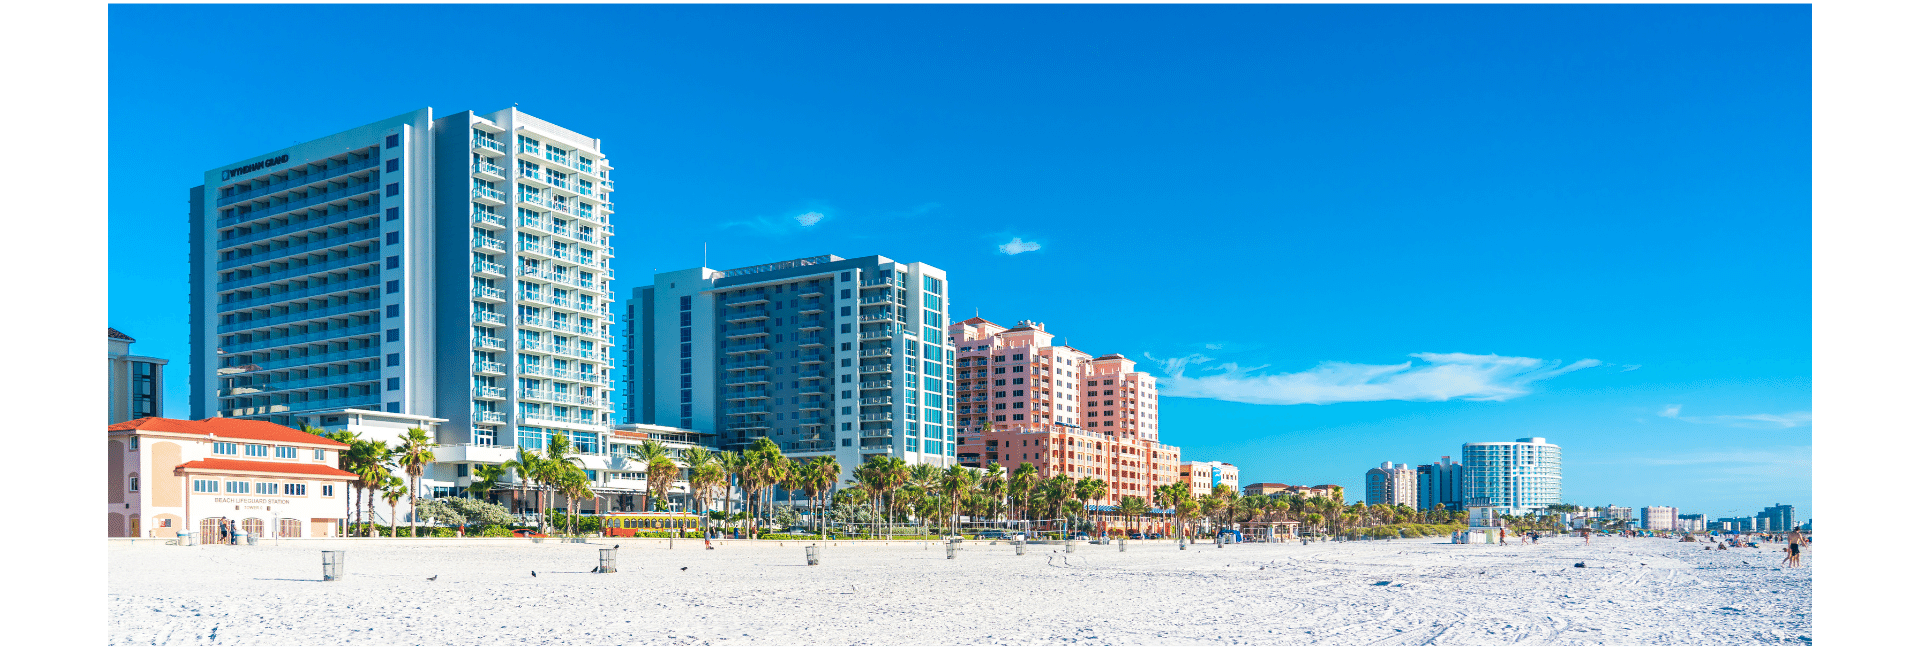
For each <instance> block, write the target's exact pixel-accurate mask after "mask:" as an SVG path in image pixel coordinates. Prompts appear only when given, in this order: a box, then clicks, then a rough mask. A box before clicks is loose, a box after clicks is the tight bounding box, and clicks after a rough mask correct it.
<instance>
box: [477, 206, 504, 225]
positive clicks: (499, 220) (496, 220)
mask: <svg viewBox="0 0 1920 649" xmlns="http://www.w3.org/2000/svg"><path fill="white" fill-rule="evenodd" d="M473 224H474V225H478V226H481V227H487V228H493V229H495V230H503V229H506V227H507V219H506V217H503V216H500V215H498V214H494V213H492V212H484V211H481V210H474V211H473Z"/></svg>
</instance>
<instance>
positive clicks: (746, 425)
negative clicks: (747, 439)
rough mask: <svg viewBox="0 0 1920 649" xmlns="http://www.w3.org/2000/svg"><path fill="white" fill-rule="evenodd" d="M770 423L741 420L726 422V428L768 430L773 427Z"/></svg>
mask: <svg viewBox="0 0 1920 649" xmlns="http://www.w3.org/2000/svg"><path fill="white" fill-rule="evenodd" d="M772 424H773V422H767V421H742V422H736V423H731V424H727V430H768V429H771V428H773V425H772Z"/></svg>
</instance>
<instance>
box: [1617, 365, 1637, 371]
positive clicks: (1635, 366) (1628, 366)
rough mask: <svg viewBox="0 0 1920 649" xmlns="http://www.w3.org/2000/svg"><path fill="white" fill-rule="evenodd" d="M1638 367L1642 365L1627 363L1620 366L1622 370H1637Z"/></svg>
mask: <svg viewBox="0 0 1920 649" xmlns="http://www.w3.org/2000/svg"><path fill="white" fill-rule="evenodd" d="M1637 369H1640V366H1639V365H1625V366H1621V368H1620V371H1622V372H1631V371H1634V370H1637Z"/></svg>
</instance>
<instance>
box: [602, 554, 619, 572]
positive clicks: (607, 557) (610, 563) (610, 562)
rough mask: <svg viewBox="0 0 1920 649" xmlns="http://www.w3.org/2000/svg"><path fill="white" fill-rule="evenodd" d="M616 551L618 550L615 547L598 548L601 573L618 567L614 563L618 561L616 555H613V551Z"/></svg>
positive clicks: (612, 570)
mask: <svg viewBox="0 0 1920 649" xmlns="http://www.w3.org/2000/svg"><path fill="white" fill-rule="evenodd" d="M617 552H619V550H618V549H615V548H600V572H601V573H609V572H614V571H616V570H617V569H618V566H617V565H616V564H617V563H618V561H617V559H618V557H617V556H615V553H617Z"/></svg>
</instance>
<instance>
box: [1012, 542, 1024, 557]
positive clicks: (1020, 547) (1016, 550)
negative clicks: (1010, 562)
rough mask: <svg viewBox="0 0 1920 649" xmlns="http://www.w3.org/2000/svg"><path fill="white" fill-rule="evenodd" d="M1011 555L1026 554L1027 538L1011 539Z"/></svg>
mask: <svg viewBox="0 0 1920 649" xmlns="http://www.w3.org/2000/svg"><path fill="white" fill-rule="evenodd" d="M1013 556H1016V557H1024V556H1027V540H1026V539H1014V540H1013Z"/></svg>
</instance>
